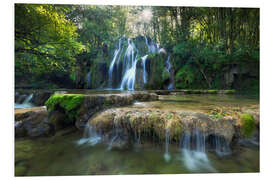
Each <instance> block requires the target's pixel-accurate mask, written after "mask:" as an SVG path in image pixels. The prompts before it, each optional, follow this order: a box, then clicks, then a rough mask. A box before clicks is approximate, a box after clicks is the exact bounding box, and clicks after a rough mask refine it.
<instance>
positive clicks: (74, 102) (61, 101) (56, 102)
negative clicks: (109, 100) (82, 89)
mask: <svg viewBox="0 0 270 180" xmlns="http://www.w3.org/2000/svg"><path fill="white" fill-rule="evenodd" d="M83 100H84V95H83V94H54V95H53V96H51V97H50V98H49V99H48V100H47V101H46V103H45V105H46V106H47V108H48V110H49V111H50V112H52V111H54V110H59V111H63V112H64V113H65V115H66V117H67V118H66V123H67V124H71V123H73V122H74V121H75V119H76V118H77V116H78V115H79V112H78V111H79V108H80V106H81V104H82V102H83Z"/></svg>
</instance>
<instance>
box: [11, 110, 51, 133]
mask: <svg viewBox="0 0 270 180" xmlns="http://www.w3.org/2000/svg"><path fill="white" fill-rule="evenodd" d="M47 116H48V113H47V111H46V110H43V111H28V112H25V113H22V114H20V115H17V118H16V115H15V120H16V122H15V137H40V136H50V135H52V134H53V133H54V128H53V126H52V125H51V124H50V123H48V122H47Z"/></svg>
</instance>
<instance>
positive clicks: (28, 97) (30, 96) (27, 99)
mask: <svg viewBox="0 0 270 180" xmlns="http://www.w3.org/2000/svg"><path fill="white" fill-rule="evenodd" d="M32 98H33V93H31V94H30V95H28V96H27V97H26V98H25V100H24V101H23V104H28V103H30V100H31V99H32Z"/></svg>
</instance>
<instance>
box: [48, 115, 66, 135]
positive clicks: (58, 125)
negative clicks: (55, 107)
mask: <svg viewBox="0 0 270 180" xmlns="http://www.w3.org/2000/svg"><path fill="white" fill-rule="evenodd" d="M65 120H66V116H65V114H64V113H62V112H59V111H53V112H52V113H50V115H49V118H48V122H49V123H51V124H52V125H53V126H54V129H55V130H56V131H57V130H60V129H63V128H64V127H65Z"/></svg>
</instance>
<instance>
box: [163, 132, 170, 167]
mask: <svg viewBox="0 0 270 180" xmlns="http://www.w3.org/2000/svg"><path fill="white" fill-rule="evenodd" d="M169 144H170V129H169V128H167V129H166V136H165V153H164V159H165V161H166V162H169V161H170V160H171V156H170V153H169Z"/></svg>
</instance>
